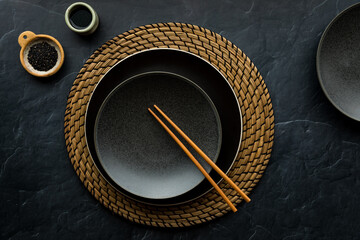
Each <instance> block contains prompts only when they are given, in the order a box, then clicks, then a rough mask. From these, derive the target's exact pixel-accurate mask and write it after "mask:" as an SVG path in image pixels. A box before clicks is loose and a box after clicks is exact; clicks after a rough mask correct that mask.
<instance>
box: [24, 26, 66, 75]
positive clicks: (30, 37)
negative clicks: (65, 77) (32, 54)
mask: <svg viewBox="0 0 360 240" xmlns="http://www.w3.org/2000/svg"><path fill="white" fill-rule="evenodd" d="M18 42H19V45H20V47H21V50H20V61H21V64H22V66H23V67H24V68H25V70H26V71H28V73H30V74H31V75H34V76H36V77H49V76H51V75H53V74H55V73H56V72H57V71H59V69H60V68H61V66H62V65H63V62H64V56H65V55H64V50H63V48H62V46H61V44H60V43H59V42H58V40H56V39H55V38H53V37H51V36H49V35H45V34H38V35H36V34H35V33H33V32H31V31H25V32H23V33H21V34H20V35H19V38H18ZM40 42H47V43H48V44H50V45H51V46H53V47H55V50H56V52H57V53H58V59H57V61H56V64H55V65H54V67H52V68H51V69H49V70H48V71H39V70H36V69H35V68H34V67H33V66H32V65H31V64H30V63H29V61H28V54H29V50H30V47H31V46H32V45H34V44H36V43H40Z"/></svg>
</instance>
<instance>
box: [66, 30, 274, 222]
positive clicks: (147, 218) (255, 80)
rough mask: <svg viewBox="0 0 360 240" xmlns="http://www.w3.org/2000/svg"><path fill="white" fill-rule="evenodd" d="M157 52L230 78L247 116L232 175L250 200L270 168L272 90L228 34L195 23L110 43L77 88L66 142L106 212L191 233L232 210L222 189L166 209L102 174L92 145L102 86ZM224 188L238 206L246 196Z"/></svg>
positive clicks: (85, 71) (68, 110)
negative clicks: (93, 113)
mask: <svg viewBox="0 0 360 240" xmlns="http://www.w3.org/2000/svg"><path fill="white" fill-rule="evenodd" d="M151 48H174V49H181V50H185V51H188V52H191V53H194V54H196V55H198V56H200V57H202V58H203V59H204V60H206V61H208V62H210V63H211V64H212V65H213V66H215V67H216V68H217V69H219V70H220V72H221V73H222V74H223V75H224V76H225V77H226V78H227V80H228V82H229V83H230V85H231V86H232V87H233V90H234V92H235V94H236V96H237V97H238V100H239V103H240V106H241V112H242V115H243V136H242V143H241V148H240V151H239V154H238V156H237V158H236V162H235V164H234V165H233V166H232V168H231V170H230V172H229V173H228V176H229V177H230V178H231V179H232V180H233V181H234V182H235V183H236V184H237V185H238V186H239V187H240V188H241V189H242V190H243V191H244V192H245V193H246V194H249V193H250V192H251V191H252V189H253V188H254V187H255V185H256V184H257V183H258V181H259V179H260V178H261V176H262V175H263V173H264V170H265V168H266V166H267V164H268V161H269V158H270V154H271V149H272V145H273V135H274V117H273V109H272V104H271V100H270V95H269V93H268V90H267V88H266V85H265V83H264V81H263V79H262V77H261V75H260V73H259V72H258V70H257V69H256V67H255V66H254V64H253V63H252V62H251V61H250V59H249V58H248V57H247V56H246V55H245V54H244V53H243V52H242V51H241V50H240V49H238V48H237V47H236V46H234V45H233V44H232V43H231V42H229V41H228V40H226V39H225V38H223V37H221V36H220V35H218V34H216V33H214V32H212V31H210V30H207V29H204V28H201V27H198V26H194V25H191V24H181V23H160V24H152V25H146V26H142V27H139V28H135V29H133V30H130V31H128V32H125V33H123V34H121V35H119V36H116V37H115V38H113V39H111V40H110V41H108V42H106V43H105V44H103V45H102V46H101V47H100V48H99V49H97V50H96V51H95V52H94V53H93V55H92V56H91V57H90V58H89V59H88V60H87V62H86V63H85V64H84V66H83V68H82V69H81V70H80V72H79V74H78V75H77V78H76V79H75V82H74V84H73V86H72V88H71V91H70V94H69V97H68V102H67V108H66V112H65V126H64V127H65V140H66V145H67V150H68V152H69V157H70V159H71V163H72V165H73V166H74V169H75V171H76V174H77V175H78V176H79V178H80V180H81V181H82V182H83V183H84V185H85V187H86V188H87V189H88V190H89V191H90V193H91V194H92V195H93V196H94V197H95V198H96V199H97V200H98V201H99V202H101V203H102V204H103V205H104V206H105V207H107V208H108V209H110V210H111V211H113V212H114V213H117V214H119V215H121V216H123V217H125V218H126V219H128V220H130V221H133V222H136V223H140V224H146V225H151V226H159V227H185V226H191V225H195V224H200V223H203V222H206V221H210V220H212V219H214V218H216V217H220V216H222V215H224V214H225V213H227V212H229V211H231V210H230V208H229V207H228V206H227V204H226V203H225V202H224V201H223V199H222V198H221V197H220V195H219V194H218V193H217V192H216V190H212V191H210V192H208V193H207V194H205V195H204V196H202V197H201V198H198V199H195V200H193V201H191V202H189V203H186V204H181V205H176V206H170V207H169V206H168V207H159V206H151V205H147V204H143V203H139V202H137V201H135V200H132V199H129V198H127V197H126V196H124V195H122V194H121V193H120V192H119V191H117V190H116V189H115V188H113V187H112V186H111V185H110V184H108V183H107V181H106V180H105V179H104V178H103V177H102V175H101V174H100V173H99V171H98V169H97V168H96V166H95V165H94V162H93V159H92V158H91V156H90V154H89V150H88V147H87V144H86V140H85V126H84V122H85V112H86V107H87V103H88V101H89V98H90V96H91V94H92V92H93V90H94V88H95V86H96V84H97V83H98V82H99V80H100V79H101V78H102V76H103V75H104V74H105V73H106V72H107V71H109V69H110V68H111V67H112V66H113V65H114V64H116V63H117V62H118V61H119V60H121V59H123V58H125V57H127V56H129V55H131V54H133V53H136V52H139V51H142V50H146V49H151ZM220 188H221V189H222V190H223V191H224V193H225V194H226V195H227V196H228V197H229V199H230V200H231V201H232V202H233V203H235V204H238V203H240V202H241V201H242V199H241V198H240V197H239V195H238V194H237V193H236V191H235V190H233V189H232V188H231V187H230V186H229V185H228V184H227V183H226V182H224V181H222V182H221V184H220Z"/></svg>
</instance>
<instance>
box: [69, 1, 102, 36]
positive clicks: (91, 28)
mask: <svg viewBox="0 0 360 240" xmlns="http://www.w3.org/2000/svg"><path fill="white" fill-rule="evenodd" d="M79 7H85V8H86V9H88V10H89V12H90V13H91V22H90V24H89V25H88V26H87V27H84V28H76V27H75V26H73V25H72V24H71V21H70V16H71V14H72V13H73V12H74V11H75V10H76V9H78V8H79ZM65 22H66V25H67V26H68V27H69V28H70V29H71V30H72V31H74V32H76V33H78V34H80V35H90V34H92V33H93V32H95V30H96V29H97V27H98V25H99V16H98V15H97V13H96V12H95V10H94V9H93V8H92V7H91V6H90V5H89V4H87V3H84V2H76V3H73V4H71V5H70V6H69V7H68V8H67V9H66V12H65Z"/></svg>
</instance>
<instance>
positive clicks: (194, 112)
mask: <svg viewBox="0 0 360 240" xmlns="http://www.w3.org/2000/svg"><path fill="white" fill-rule="evenodd" d="M154 104H156V105H158V106H159V107H160V108H161V109H162V110H163V111H165V112H166V113H167V114H168V115H169V117H170V118H171V119H172V120H173V121H174V122H176V124H177V125H178V126H179V127H180V128H181V129H182V130H183V131H184V132H185V133H187V134H188V136H189V137H190V138H191V139H192V140H193V141H194V142H196V144H197V145H198V146H199V147H200V148H201V149H202V150H203V151H204V152H205V153H206V154H207V155H208V156H209V157H210V159H212V160H213V161H216V160H217V157H218V155H219V153H220V147H221V123H220V118H219V115H218V113H217V110H216V108H215V106H214V104H213V103H212V101H211V99H210V98H209V97H208V96H207V95H206V93H205V92H204V91H203V90H202V89H200V88H199V87H198V86H197V85H196V84H194V83H193V82H191V81H190V80H189V79H186V78H184V77H181V76H179V75H176V74H173V73H167V72H147V73H143V74H139V75H136V76H134V77H132V78H130V79H128V80H126V81H124V82H122V83H120V84H119V85H118V86H117V87H116V88H115V89H114V90H113V91H112V92H111V93H110V94H109V95H108V96H107V97H106V99H105V101H104V102H103V104H102V106H101V108H100V111H99V114H98V116H97V120H96V124H95V133H94V134H95V147H96V153H97V156H98V158H99V160H100V163H101V165H102V167H103V168H104V170H105V171H106V173H107V174H108V175H109V177H111V179H112V180H113V181H114V182H115V183H117V185H119V186H120V187H122V188H123V189H124V190H126V191H127V192H130V193H132V194H134V195H137V196H139V197H142V198H149V199H167V198H174V197H177V196H180V195H182V194H184V193H186V192H188V191H190V190H191V189H193V188H194V187H196V185H198V184H200V183H201V181H202V180H204V176H203V175H202V174H201V172H200V171H199V170H198V169H197V168H196V167H195V165H194V163H193V162H192V161H189V158H188V157H187V156H186V154H185V153H184V152H183V151H182V149H181V148H180V147H179V146H178V145H177V144H176V143H175V142H174V141H173V140H172V138H171V137H170V136H169V135H168V134H167V133H166V132H165V131H164V129H163V128H162V127H161V125H160V124H159V123H158V122H157V121H156V120H155V119H154V117H153V116H152V115H151V114H150V113H149V112H148V110H147V109H148V108H149V107H151V108H153V105H154ZM153 109H154V108H153ZM155 112H157V111H155ZM158 115H159V116H160V117H161V115H160V114H158ZM168 125H169V124H168ZM174 132H175V131H174ZM175 133H176V132H175ZM189 150H191V148H189ZM193 155H195V157H196V158H197V159H199V161H201V160H202V159H201V158H200V157H199V156H197V154H196V153H194V152H193ZM201 164H202V165H203V166H204V168H205V169H206V170H207V172H210V170H211V167H210V166H209V165H208V164H206V163H205V161H204V160H202V161H201Z"/></svg>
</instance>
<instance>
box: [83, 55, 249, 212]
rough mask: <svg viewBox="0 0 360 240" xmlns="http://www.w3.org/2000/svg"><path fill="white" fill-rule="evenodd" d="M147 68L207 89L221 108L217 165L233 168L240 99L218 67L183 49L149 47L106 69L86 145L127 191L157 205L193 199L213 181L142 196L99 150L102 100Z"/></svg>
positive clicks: (239, 126) (216, 177)
mask: <svg viewBox="0 0 360 240" xmlns="http://www.w3.org/2000/svg"><path fill="white" fill-rule="evenodd" d="M148 72H168V73H172V74H176V75H179V76H181V77H183V78H186V79H190V80H191V81H192V82H194V83H195V84H196V85H197V86H199V88H201V89H203V90H204V91H205V93H206V94H207V95H208V96H209V97H210V99H211V100H212V102H213V104H214V105H215V108H216V109H217V111H218V114H219V118H220V123H221V128H222V144H221V149H220V152H219V156H218V160H217V165H218V166H219V167H220V168H221V169H222V170H223V171H224V172H227V171H228V170H229V169H230V167H231V166H232V164H233V162H234V159H235V157H236V156H237V153H238V151H239V147H240V141H241V134H242V121H241V113H240V108H239V103H238V100H237V98H236V96H235V94H234V92H233V90H232V88H231V86H230V85H229V83H228V82H227V80H226V79H225V78H224V77H223V76H222V74H221V73H220V72H219V71H218V70H217V69H215V68H214V67H213V66H212V65H211V64H209V63H208V62H206V61H205V60H203V59H202V58H200V57H198V56H196V55H194V54H191V53H188V52H185V51H181V50H174V49H152V50H146V51H143V52H140V53H137V54H133V55H131V56H129V57H128V58H126V59H124V60H122V61H120V62H119V63H118V64H116V65H115V66H114V67H112V69H110V70H109V71H108V72H107V74H106V75H105V76H104V77H103V78H102V79H101V81H100V82H99V83H98V85H97V86H96V88H95V90H94V92H93V94H92V96H91V99H90V101H89V104H88V107H87V112H86V120H85V128H86V131H85V134H86V140H87V145H88V147H89V151H90V154H91V156H92V158H93V159H94V162H95V164H96V166H97V167H98V169H99V171H100V172H101V174H102V175H103V176H104V177H105V178H106V179H107V181H108V182H109V183H110V184H112V185H113V186H114V187H115V188H117V189H118V190H119V191H120V192H122V193H123V194H124V195H126V196H128V197H130V198H133V199H136V200H138V201H141V202H145V203H149V204H155V205H172V204H179V203H183V202H186V201H190V200H192V199H195V198H198V197H200V196H202V195H203V194H205V193H206V192H208V191H209V190H210V189H211V188H212V187H211V185H210V184H209V183H208V182H207V181H206V180H203V181H202V182H201V183H200V184H199V185H197V186H196V187H195V188H193V189H192V190H190V191H188V192H186V193H184V194H182V195H180V196H177V197H173V198H166V199H152V198H142V197H139V196H137V195H134V194H132V193H130V192H128V191H126V190H125V189H124V188H122V187H121V186H119V185H118V184H116V183H115V182H114V181H113V180H112V179H111V178H110V177H109V175H108V174H107V172H106V171H105V170H104V168H103V167H102V165H101V164H100V161H99V158H98V156H97V154H96V148H95V139H94V129H95V123H96V117H97V115H98V113H99V110H100V107H101V105H102V103H103V102H104V100H105V99H106V97H107V96H108V95H109V94H110V93H111V92H112V91H113V90H114V89H115V88H116V87H117V86H118V85H119V84H121V83H122V82H124V81H126V80H127V79H130V78H132V77H134V76H136V75H139V74H144V73H148ZM189 161H190V160H189ZM210 176H211V177H212V178H213V179H214V180H215V181H216V182H219V181H220V180H221V178H220V176H219V175H218V174H217V173H216V172H215V171H213V170H212V171H211V172H210Z"/></svg>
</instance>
